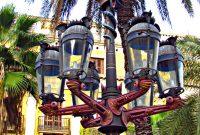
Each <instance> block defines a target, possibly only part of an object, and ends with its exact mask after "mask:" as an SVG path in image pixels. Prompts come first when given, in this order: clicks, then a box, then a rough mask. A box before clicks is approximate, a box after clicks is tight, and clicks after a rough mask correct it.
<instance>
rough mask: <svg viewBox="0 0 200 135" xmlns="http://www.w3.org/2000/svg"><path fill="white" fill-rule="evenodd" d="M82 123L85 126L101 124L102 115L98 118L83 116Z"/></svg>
mask: <svg viewBox="0 0 200 135" xmlns="http://www.w3.org/2000/svg"><path fill="white" fill-rule="evenodd" d="M81 125H82V126H83V127H84V128H90V127H98V126H101V118H100V117H98V118H96V119H94V118H83V119H82V120H81Z"/></svg>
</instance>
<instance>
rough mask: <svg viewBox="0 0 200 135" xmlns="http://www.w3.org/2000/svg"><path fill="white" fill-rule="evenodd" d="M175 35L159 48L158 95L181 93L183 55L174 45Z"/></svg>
mask: <svg viewBox="0 0 200 135" xmlns="http://www.w3.org/2000/svg"><path fill="white" fill-rule="evenodd" d="M176 39H177V37H170V38H168V39H167V41H165V42H162V43H161V44H160V48H159V57H158V76H159V81H158V84H159V92H160V97H162V98H163V97H167V96H179V95H180V94H181V93H183V91H184V89H183V56H182V55H181V53H180V50H179V49H178V48H177V47H176Z"/></svg>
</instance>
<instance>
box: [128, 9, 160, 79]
mask: <svg viewBox="0 0 200 135" xmlns="http://www.w3.org/2000/svg"><path fill="white" fill-rule="evenodd" d="M151 16H152V13H151V11H150V12H144V13H143V14H142V16H141V17H138V18H136V19H134V20H132V21H131V22H130V25H131V26H132V27H131V28H130V29H129V31H128V33H127V39H126V40H127V41H126V42H127V47H126V50H127V56H128V63H129V64H128V65H129V74H130V76H131V77H132V78H135V79H138V78H141V77H143V76H148V77H150V78H154V77H155V75H156V73H157V70H156V65H154V66H155V69H154V68H150V67H149V66H150V61H149V58H150V54H149V51H148V52H147V67H141V68H138V69H134V70H133V67H132V59H131V56H130V54H131V53H130V50H129V48H132V47H129V43H130V42H131V41H133V40H134V39H140V38H147V41H146V42H147V48H148V49H150V46H151V44H150V40H151V39H154V40H157V41H158V43H159V42H160V37H161V36H160V33H159V32H160V27H159V25H158V24H156V23H155V19H154V18H153V17H151ZM158 47H159V45H157V49H158ZM154 49H156V44H154V45H153V50H154ZM153 53H158V51H156V52H155V51H153ZM154 55H156V54H154ZM155 59H156V60H157V57H155ZM152 60H154V58H153V59H152ZM138 71H140V72H139V73H137V72H138ZM150 72H152V73H151V74H150Z"/></svg>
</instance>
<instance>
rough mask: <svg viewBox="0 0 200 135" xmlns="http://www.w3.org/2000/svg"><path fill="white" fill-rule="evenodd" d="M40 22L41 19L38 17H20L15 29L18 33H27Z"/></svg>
mask: <svg viewBox="0 0 200 135" xmlns="http://www.w3.org/2000/svg"><path fill="white" fill-rule="evenodd" d="M38 21H39V19H38V18H36V17H31V16H28V15H20V16H18V18H17V20H16V23H15V25H14V28H15V30H16V31H20V32H26V33H27V32H28V31H29V30H30V29H31V28H32V26H33V25H34V24H35V23H36V22H38Z"/></svg>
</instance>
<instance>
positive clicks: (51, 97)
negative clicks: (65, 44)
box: [35, 43, 65, 104]
mask: <svg viewBox="0 0 200 135" xmlns="http://www.w3.org/2000/svg"><path fill="white" fill-rule="evenodd" d="M40 48H41V49H40V55H41V58H40V60H39V61H36V67H35V69H36V70H37V69H38V68H39V67H41V79H42V82H41V84H42V89H41V94H40V95H39V98H40V99H42V101H43V102H42V104H46V103H50V102H52V101H55V102H63V101H65V100H64V94H63V93H64V85H65V80H64V79H61V84H60V90H59V91H60V93H59V94H57V93H45V90H44V70H45V69H44V62H45V52H46V51H49V50H52V51H57V52H59V50H58V47H57V46H49V44H47V43H40ZM48 66H51V65H50V63H49V64H48ZM57 77H59V76H57ZM55 95H56V96H58V98H56V96H55Z"/></svg>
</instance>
